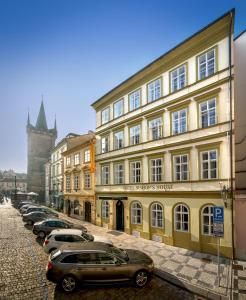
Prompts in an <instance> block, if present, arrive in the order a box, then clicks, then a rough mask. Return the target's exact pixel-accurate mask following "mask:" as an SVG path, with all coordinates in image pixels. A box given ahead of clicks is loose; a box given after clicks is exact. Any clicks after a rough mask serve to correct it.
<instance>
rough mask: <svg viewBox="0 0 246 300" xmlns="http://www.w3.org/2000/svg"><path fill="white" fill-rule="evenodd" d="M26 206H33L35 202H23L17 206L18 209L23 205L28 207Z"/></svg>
mask: <svg viewBox="0 0 246 300" xmlns="http://www.w3.org/2000/svg"><path fill="white" fill-rule="evenodd" d="M26 204H30V205H31V204H33V202H31V201H21V202H20V203H19V204H18V206H17V208H18V209H20V208H21V207H22V206H23V205H26Z"/></svg>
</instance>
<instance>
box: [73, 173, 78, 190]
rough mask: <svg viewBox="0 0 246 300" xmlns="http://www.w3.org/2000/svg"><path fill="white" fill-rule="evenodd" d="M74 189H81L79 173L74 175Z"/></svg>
mask: <svg viewBox="0 0 246 300" xmlns="http://www.w3.org/2000/svg"><path fill="white" fill-rule="evenodd" d="M73 189H74V190H78V189H79V175H74V177H73Z"/></svg>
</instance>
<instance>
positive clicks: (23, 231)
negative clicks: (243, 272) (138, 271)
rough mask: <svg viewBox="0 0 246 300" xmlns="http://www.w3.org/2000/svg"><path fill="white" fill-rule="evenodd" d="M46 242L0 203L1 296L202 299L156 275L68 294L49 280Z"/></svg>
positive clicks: (21, 299) (10, 299)
mask: <svg viewBox="0 0 246 300" xmlns="http://www.w3.org/2000/svg"><path fill="white" fill-rule="evenodd" d="M88 227H89V226H88ZM42 243H43V240H40V239H38V238H36V236H35V235H34V234H33V233H32V231H31V226H26V225H24V223H23V222H22V219H21V217H20V214H19V213H18V211H17V210H16V209H14V208H13V207H12V206H11V205H10V204H4V205H1V204H0V300H15V299H16V300H49V299H51V300H52V299H57V300H63V299H69V300H76V299H88V300H125V299H128V300H166V299H170V300H172V299H175V300H195V299H198V298H197V297H196V296H195V295H193V294H192V293H190V292H188V291H186V290H184V289H181V288H179V287H177V286H175V285H172V284H170V283H168V282H166V281H164V280H162V279H160V278H158V277H156V276H154V278H153V279H152V280H151V281H150V283H149V284H148V285H147V286H146V287H144V288H142V289H138V288H135V287H133V286H131V285H130V286H129V285H123V284H121V285H118V286H107V287H105V286H104V287H103V286H97V287H93V288H91V287H90V288H89V287H83V288H81V289H79V290H78V291H76V292H74V293H72V294H70V295H69V296H68V295H66V294H64V293H63V292H62V291H61V290H60V289H59V287H58V286H56V285H55V284H53V283H51V282H49V281H47V280H46V276H45V267H46V265H47V257H48V255H47V254H46V253H44V251H43V248H42ZM199 299H200V297H199Z"/></svg>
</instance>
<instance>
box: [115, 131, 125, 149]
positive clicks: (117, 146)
mask: <svg viewBox="0 0 246 300" xmlns="http://www.w3.org/2000/svg"><path fill="white" fill-rule="evenodd" d="M118 135H121V136H122V139H119V138H118ZM122 148H124V131H123V130H121V131H117V132H115V133H114V149H115V150H119V149H122Z"/></svg>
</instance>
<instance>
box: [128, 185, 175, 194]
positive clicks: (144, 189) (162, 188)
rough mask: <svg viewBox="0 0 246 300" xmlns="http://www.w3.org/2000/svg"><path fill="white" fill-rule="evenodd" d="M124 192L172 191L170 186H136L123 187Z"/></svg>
mask: <svg viewBox="0 0 246 300" xmlns="http://www.w3.org/2000/svg"><path fill="white" fill-rule="evenodd" d="M124 189H125V190H130V191H137V192H154V191H156V192H160V191H163V192H168V191H171V190H172V189H173V185H172V184H137V185H125V186H124Z"/></svg>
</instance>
